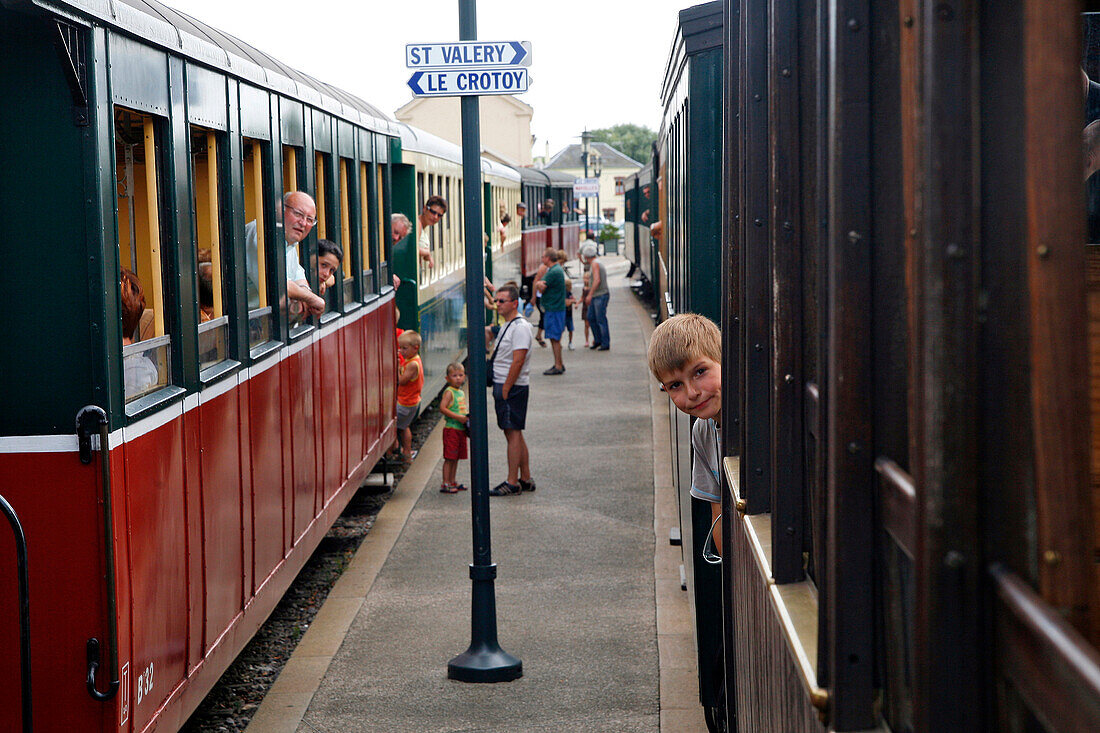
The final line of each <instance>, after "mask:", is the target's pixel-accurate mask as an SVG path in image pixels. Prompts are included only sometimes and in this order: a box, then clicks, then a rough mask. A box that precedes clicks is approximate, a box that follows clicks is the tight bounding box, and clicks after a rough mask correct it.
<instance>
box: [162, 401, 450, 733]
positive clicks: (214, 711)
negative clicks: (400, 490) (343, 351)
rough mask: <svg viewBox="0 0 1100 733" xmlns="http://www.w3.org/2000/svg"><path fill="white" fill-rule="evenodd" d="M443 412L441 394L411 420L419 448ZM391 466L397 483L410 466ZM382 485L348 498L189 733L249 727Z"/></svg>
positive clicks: (358, 538) (354, 545)
mask: <svg viewBox="0 0 1100 733" xmlns="http://www.w3.org/2000/svg"><path fill="white" fill-rule="evenodd" d="M439 417H440V414H439V397H436V398H435V400H433V401H432V403H431V404H429V405H428V406H427V407H426V408H424V409H422V410H421V412H420V415H419V417H417V418H416V420H415V421H414V422H413V424H412V431H413V447H414V448H415V449H419V448H420V446H421V445H422V444H423V442H424V440H425V439H426V438H427V437H428V434H429V433H431V431H432V428H434V427H435V424H436V423H437V422H438V421H439ZM390 470H391V472H392V473H394V474H395V479H394V486H395V487H396V486H397V484H398V483H399V482H400V481H401V478H402V477H403V476H404V475H405V467H404V466H402V465H399V464H392V463H391V464H390ZM379 489H380V487H373V486H364V487H362V488H360V489H359V491H358V492H357V493H356V494H355V496H354V497H352V499H351V501H350V502H348V506H347V508H346V509H344V512H343V514H341V515H340V517H339V518H338V519H337V520H336V523H335V524H333V526H332V528H331V529H330V530H329V531H328V534H326V535H325V537H324V538H323V539H322V540H321V543H320V544H319V545H318V546H317V549H316V550H315V551H314V553H313V555H312V556H311V557H310V558H309V560H308V561H307V562H306V564H305V566H304V567H303V568H302V570H301V572H300V573H298V577H297V578H295V579H294V582H293V583H292V584H291V586H290V588H289V589H288V590H287V592H286V595H285V596H284V597H283V599H282V600H281V601H280V602H279V604H278V605H277V606H276V607H275V610H274V611H272V613H271V616H270V617H269V618H268V620H267V621H266V622H265V623H264V625H263V626H262V627H260V630H259V631H257V632H256V636H254V637H253V639H252V641H250V642H249V643H248V646H246V647H245V648H244V650H243V651H242V652H241V654H240V656H238V657H237V659H236V661H234V662H233V664H232V665H230V667H229V669H228V670H226V672H225V674H223V675H222V677H221V679H219V680H218V683H217V684H216V685H215V686H214V689H212V690H211V691H210V694H208V695H207V696H206V698H205V699H204V700H203V701H202V704H201V705H199V707H198V709H197V710H195V713H194V714H193V715H192V716H191V717H190V719H188V721H187V723H186V724H184V726H183V728H182V729H181V730H182V731H183V732H184V733H200V732H207V731H210V732H213V733H229V732H230V731H243V730H244V729H245V728H246V727H247V726H248V723H249V721H250V720H252V716H253V714H254V713H255V712H256V708H257V707H259V705H260V702H261V701H262V700H263V699H264V695H266V694H267V691H268V690H269V689H270V688H271V686H272V685H273V684H274V683H275V680H276V678H277V677H278V676H279V673H280V672H282V670H283V666H284V665H285V664H286V662H287V660H288V659H290V655H291V654H292V653H293V652H294V648H295V647H296V646H297V645H298V641H299V640H300V639H301V638H302V635H303V634H305V632H306V629H308V628H309V625H310V624H311V623H312V622H313V618H314V616H316V615H317V612H318V611H319V610H320V608H321V604H323V603H324V602H325V598H327V597H328V594H329V591H330V590H332V586H333V585H335V583H336V581H337V580H338V579H339V578H340V575H341V573H343V572H344V568H346V567H347V565H348V563H349V562H351V558H352V557H353V556H354V555H355V551H356V550H357V549H359V545H360V543H361V542H362V541H363V538H364V537H366V536H367V533H368V532H370V529H371V527H372V526H373V525H374V519H375V517H376V516H378V512H379V510H380V509H381V508H382V505H383V504H385V503H386V500H387V499H389V498H390V496H392V495H393V492H392V491H389V490H387V491H385V492H384V493H378V492H379Z"/></svg>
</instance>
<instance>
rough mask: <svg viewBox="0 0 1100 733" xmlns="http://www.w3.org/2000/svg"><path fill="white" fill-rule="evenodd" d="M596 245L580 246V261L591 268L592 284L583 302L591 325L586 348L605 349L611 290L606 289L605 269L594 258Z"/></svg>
mask: <svg viewBox="0 0 1100 733" xmlns="http://www.w3.org/2000/svg"><path fill="white" fill-rule="evenodd" d="M596 252H597V250H596V245H594V244H592V243H589V244H586V245H584V247H582V248H581V261H582V262H584V263H585V264H586V265H588V267H589V268H590V269H591V272H592V285H591V286H590V287H589V288H588V295H586V296H584V304H585V305H586V306H588V325H589V326H591V327H592V345H591V346H589V347H588V348H590V349H596V350H598V351H607V350H608V349H610V348H611V331H610V330H608V327H607V301H608V300H609V299H610V298H611V291H609V290H608V289H607V270H606V269H605V268H604V266H603V263H601V262H600V261H599V260H598V259H596Z"/></svg>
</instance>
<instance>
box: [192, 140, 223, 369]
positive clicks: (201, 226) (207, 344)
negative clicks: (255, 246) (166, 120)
mask: <svg viewBox="0 0 1100 733" xmlns="http://www.w3.org/2000/svg"><path fill="white" fill-rule="evenodd" d="M190 137H191V181H192V186H191V211H192V215H193V216H194V220H195V238H194V240H193V241H192V242H191V246H192V247H194V248H195V258H196V259H195V261H196V263H197V286H198V290H197V293H198V299H199V327H198V330H199V369H200V371H201V370H204V369H208V368H210V367H212V366H214V365H215V364H218V363H220V362H222V361H225V360H226V359H228V358H229V353H228V345H229V315H228V312H227V310H226V307H225V303H226V295H225V293H226V283H227V281H228V279H229V278H228V272H227V266H226V257H225V252H224V251H223V247H222V239H223V237H222V218H221V210H222V205H221V191H222V186H221V168H222V167H221V157H220V151H221V150H222V149H223V146H222V145H221V144H220V143H219V137H218V134H217V133H215V132H214V131H213V130H208V129H205V128H202V127H198V126H196V125H192V126H191V136H190Z"/></svg>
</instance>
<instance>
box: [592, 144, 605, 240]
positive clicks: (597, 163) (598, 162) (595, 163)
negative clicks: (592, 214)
mask: <svg viewBox="0 0 1100 733" xmlns="http://www.w3.org/2000/svg"><path fill="white" fill-rule="evenodd" d="M592 158H593V160H592V174H593V175H595V176H596V226H599V225H600V217H601V216H603V211H602V210H601V209H600V174H601V173H603V158H601V157H600V154H599V153H597V152H593V153H592ZM599 241H600V235H599V232H596V242H597V243H598V242H599ZM596 246H599V244H597V245H596Z"/></svg>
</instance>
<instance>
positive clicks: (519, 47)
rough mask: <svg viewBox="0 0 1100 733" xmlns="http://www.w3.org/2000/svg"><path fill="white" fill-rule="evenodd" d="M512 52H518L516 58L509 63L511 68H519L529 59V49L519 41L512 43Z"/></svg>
mask: <svg viewBox="0 0 1100 733" xmlns="http://www.w3.org/2000/svg"><path fill="white" fill-rule="evenodd" d="M511 44H512V50H513V51H515V52H516V56H515V58H513V59H512V60H511V61H509V62H508V65H509V66H519V65H520V64H522V63H523V60H524V59H525V58H527V49H526V48H524V47H523V44H522V43H520V42H519V41H511Z"/></svg>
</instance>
